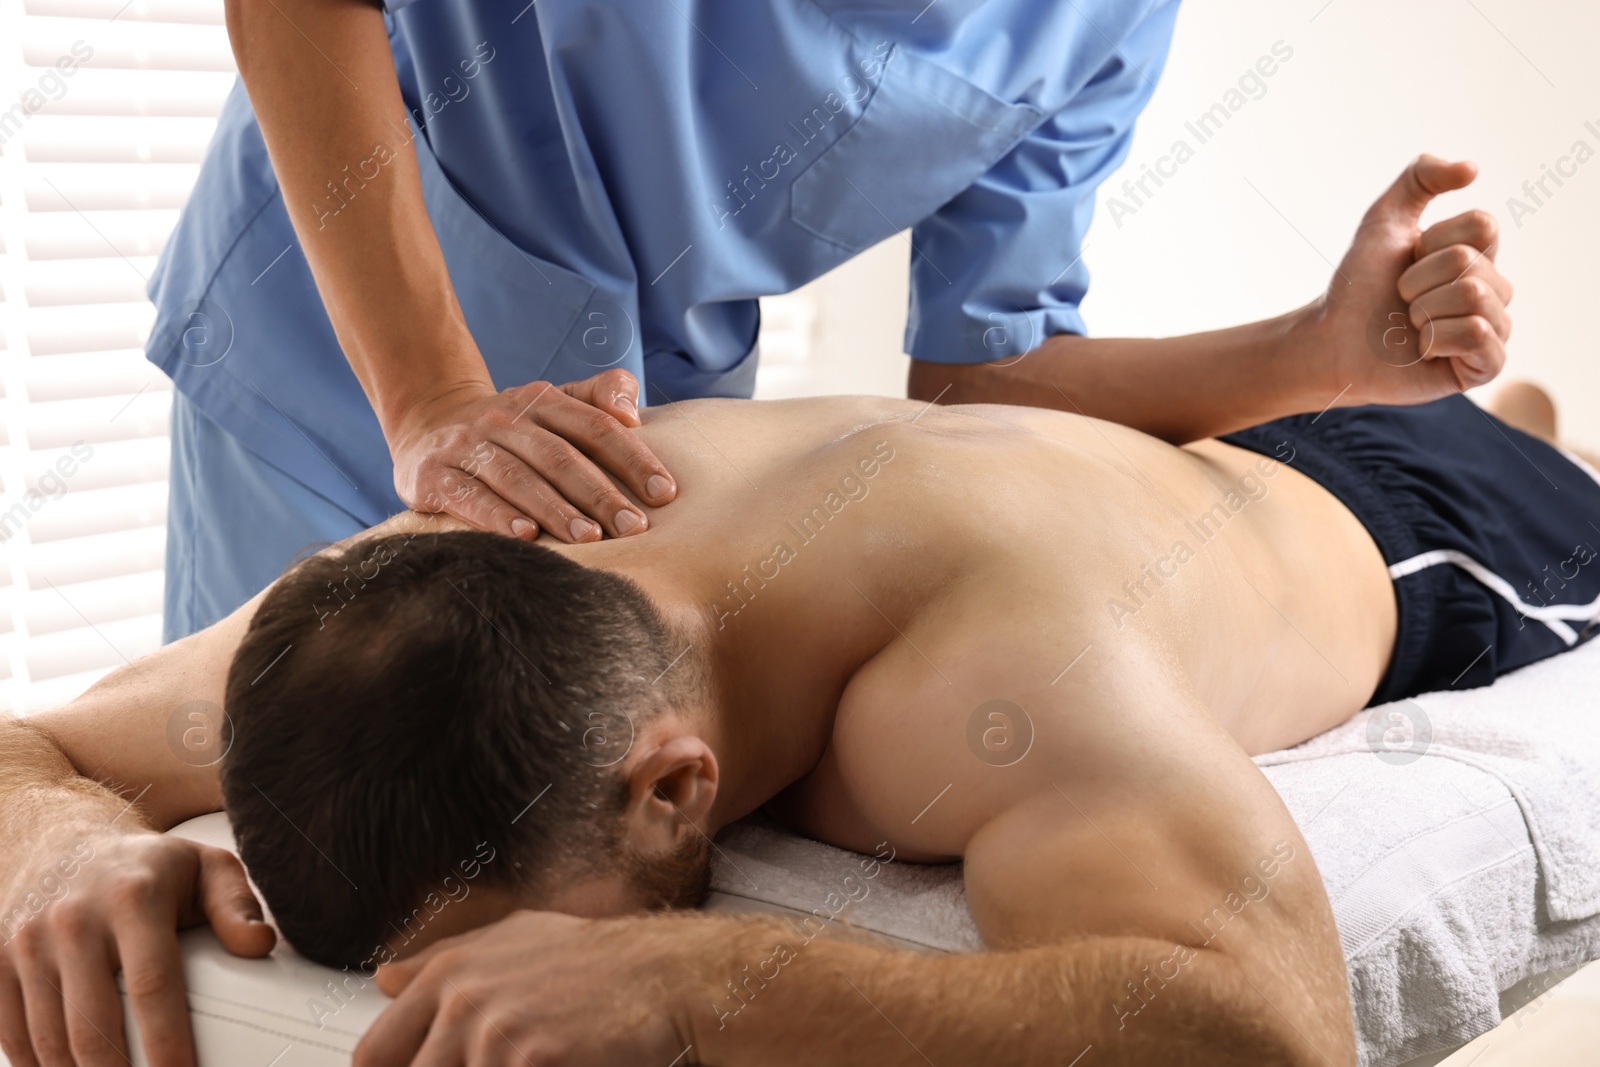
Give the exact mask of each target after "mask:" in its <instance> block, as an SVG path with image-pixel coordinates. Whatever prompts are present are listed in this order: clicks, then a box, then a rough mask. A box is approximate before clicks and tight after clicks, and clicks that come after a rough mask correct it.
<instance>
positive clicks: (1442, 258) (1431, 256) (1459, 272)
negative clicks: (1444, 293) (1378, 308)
mask: <svg viewBox="0 0 1600 1067" xmlns="http://www.w3.org/2000/svg"><path fill="white" fill-rule="evenodd" d="M1463 278H1481V279H1483V280H1484V281H1486V282H1488V283H1489V284H1490V285H1491V286H1492V287H1493V288H1494V291H1495V293H1496V294H1497V295H1498V296H1499V297H1500V303H1501V304H1509V303H1511V296H1512V293H1513V290H1512V287H1511V282H1510V281H1508V280H1507V279H1506V276H1505V275H1503V274H1501V273H1500V270H1499V268H1498V267H1496V266H1495V265H1494V261H1493V260H1492V259H1490V258H1489V257H1488V256H1486V255H1484V254H1483V253H1482V252H1481V251H1479V250H1478V249H1476V248H1473V247H1472V246H1471V245H1465V244H1455V245H1449V246H1447V247H1445V248H1441V249H1439V250H1438V251H1436V252H1429V253H1428V254H1427V255H1425V256H1423V257H1422V258H1421V259H1419V260H1417V261H1416V262H1415V263H1413V264H1411V266H1409V267H1407V268H1406V269H1405V273H1403V274H1401V275H1400V280H1399V282H1398V284H1397V286H1396V288H1397V289H1398V291H1399V293H1400V299H1402V300H1404V301H1406V302H1407V303H1410V302H1411V301H1413V300H1415V299H1416V298H1417V297H1419V296H1421V295H1422V294H1423V293H1426V292H1427V291H1428V290H1430V289H1437V288H1439V287H1440V286H1442V285H1449V284H1451V283H1452V282H1456V281H1459V280H1461V279H1463Z"/></svg>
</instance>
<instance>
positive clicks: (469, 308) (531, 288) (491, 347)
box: [414, 136, 595, 389]
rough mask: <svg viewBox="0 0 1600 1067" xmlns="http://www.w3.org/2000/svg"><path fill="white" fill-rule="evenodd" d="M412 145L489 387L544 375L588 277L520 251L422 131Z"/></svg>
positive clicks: (588, 289) (585, 295) (580, 304)
mask: <svg viewBox="0 0 1600 1067" xmlns="http://www.w3.org/2000/svg"><path fill="white" fill-rule="evenodd" d="M414 144H415V146H416V150H417V165H418V167H419V168H420V169H421V174H422V195H423V199H424V200H425V201H426V203H427V205H428V216H429V217H430V218H431V219H432V220H433V228H434V231H435V232H436V233H437V234H438V237H439V247H440V248H441V249H442V250H443V252H444V260H445V265H446V266H447V267H448V268H449V270H450V280H451V284H452V285H453V286H454V288H455V292H456V299H457V300H458V301H459V302H460V304H461V310H462V313H463V314H464V315H465V316H466V320H467V328H468V329H469V330H471V332H472V337H473V340H474V341H476V342H477V345H478V349H479V351H480V352H482V353H483V358H484V362H485V363H487V364H488V367H489V373H490V375H491V376H492V377H493V379H494V383H495V385H496V386H497V387H498V388H501V389H505V388H509V387H511V386H514V385H522V384H524V383H526V382H530V381H533V380H535V379H537V378H541V377H544V373H545V370H546V368H547V367H549V365H550V362H551V360H552V359H554V358H555V355H556V353H557V352H558V351H559V350H560V349H561V346H562V343H563V342H564V341H565V339H566V337H567V334H568V333H570V332H571V330H572V327H573V324H574V323H575V322H576V321H577V319H578V313H579V312H580V311H582V310H583V308H584V307H585V306H586V305H587V304H588V303H589V298H590V297H591V296H592V295H593V293H594V290H595V286H594V283H593V282H591V281H589V280H588V279H587V278H585V277H583V276H582V275H581V274H577V273H574V272H573V271H570V270H567V269H566V268H564V267H559V266H557V265H556V264H554V263H551V262H550V261H549V260H546V259H541V258H540V257H538V256H534V255H532V254H530V253H528V252H526V251H524V250H523V249H522V248H521V247H519V246H518V245H517V244H516V243H515V242H513V241H512V240H511V239H510V238H509V237H506V236H505V235H504V234H502V233H501V232H500V231H499V230H498V229H496V228H495V227H494V226H493V225H491V224H490V222H489V220H488V219H486V218H484V216H483V215H482V214H481V213H480V212H479V211H478V209H477V208H476V207H475V206H474V205H473V204H472V203H471V201H469V200H468V199H467V197H466V196H465V195H463V194H462V192H461V191H460V190H459V189H457V188H456V186H455V183H453V182H452V181H451V180H450V178H449V176H448V175H447V174H445V172H444V168H443V167H441V166H440V165H439V161H438V159H437V158H435V156H434V154H433V149H432V147H431V146H430V145H429V144H428V139H427V137H425V136H418V137H417V138H416V140H415V142H414Z"/></svg>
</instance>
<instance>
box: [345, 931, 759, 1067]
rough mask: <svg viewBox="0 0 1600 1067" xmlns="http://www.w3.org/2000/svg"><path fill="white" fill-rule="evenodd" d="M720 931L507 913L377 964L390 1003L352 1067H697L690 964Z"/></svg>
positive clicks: (707, 951) (713, 944)
mask: <svg viewBox="0 0 1600 1067" xmlns="http://www.w3.org/2000/svg"><path fill="white" fill-rule="evenodd" d="M722 929H723V926H722V923H720V922H719V921H718V920H714V919H706V918H705V917H703V916H681V917H674V918H663V917H661V916H644V917H633V918H622V919H599V920H595V919H578V918H574V917H572V916H570V915H561V914H557V913H555V912H543V911H517V912H513V913H512V914H511V915H509V916H507V917H506V918H504V919H501V920H500V921H499V922H496V923H493V924H491V925H489V926H486V927H483V928H481V929H478V930H473V931H471V932H469V933H466V934H462V935H460V936H457V937H452V938H447V939H445V940H443V941H440V942H438V943H437V944H434V945H430V946H428V948H427V949H425V950H424V951H422V952H420V953H418V954H417V955H415V956H412V957H410V958H408V959H405V960H401V961H399V962H397V963H392V964H387V965H385V966H383V967H380V968H379V969H378V988H379V989H381V990H383V991H384V992H385V993H387V994H389V995H390V996H392V997H394V998H396V999H395V1002H394V1003H393V1004H391V1005H390V1006H389V1007H388V1008H387V1009H386V1010H385V1011H384V1013H383V1014H382V1015H381V1016H379V1018H378V1020H377V1022H375V1023H373V1024H372V1027H371V1029H369V1030H368V1031H367V1033H366V1036H365V1037H363V1038H362V1039H361V1044H360V1045H359V1046H357V1048H356V1053H355V1058H354V1060H353V1061H352V1067H395V1065H397V1064H410V1065H411V1067H446V1065H450V1067H455V1065H463V1064H464V1065H466V1067H516V1065H523V1064H528V1063H536V1064H541V1065H542V1064H582V1065H583V1067H636V1065H638V1064H661V1065H663V1067H665V1065H667V1064H674V1063H698V1062H700V1061H699V1059H698V1058H697V1056H695V1055H688V1056H685V1052H686V1051H687V1050H688V1046H689V1045H690V1043H691V1042H692V1040H693V1037H692V1034H691V1032H690V1027H689V1024H688V1019H687V1016H688V1009H687V1008H686V1007H685V1005H686V1002H687V1001H688V1000H689V999H690V993H691V991H692V988H693V981H692V979H691V978H690V975H689V974H688V973H687V972H688V970H689V966H690V965H689V964H688V963H686V962H685V961H688V960H696V961H698V962H699V963H700V965H702V966H703V965H704V963H705V961H706V959H707V957H708V955H711V954H714V953H718V952H719V949H718V947H717V946H718V944H719V942H722V941H724V940H725V939H724V938H723V937H722V936H721V935H720V934H719V933H718V931H720V930H722ZM730 973H731V972H730ZM701 999H702V1000H705V1001H706V1002H708V1003H709V1001H710V999H711V998H710V996H709V994H708V995H707V996H705V997H702V998H701Z"/></svg>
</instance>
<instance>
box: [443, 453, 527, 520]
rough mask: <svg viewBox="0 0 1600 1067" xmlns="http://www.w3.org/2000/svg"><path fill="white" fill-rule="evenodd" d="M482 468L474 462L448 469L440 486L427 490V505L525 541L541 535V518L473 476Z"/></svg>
mask: <svg viewBox="0 0 1600 1067" xmlns="http://www.w3.org/2000/svg"><path fill="white" fill-rule="evenodd" d="M488 454H492V453H488ZM483 469H484V468H483V466H482V465H481V464H473V465H472V471H465V470H461V469H459V468H451V469H450V470H447V471H445V472H444V473H443V474H442V475H440V476H439V479H438V481H437V483H436V486H437V487H436V488H432V489H429V490H428V491H427V493H426V500H427V502H428V507H429V508H431V509H432V510H434V511H442V512H444V513H445V514H447V515H454V516H455V517H456V518H458V519H460V520H461V521H462V522H466V523H470V524H471V525H472V526H474V527H476V528H477V529H479V530H489V531H492V532H494V533H503V534H507V535H508V536H511V537H515V538H518V539H519V540H524V541H531V540H533V539H534V538H535V537H538V536H539V528H540V526H539V520H538V519H536V518H534V517H533V516H530V515H527V514H524V513H523V512H522V511H521V510H520V509H518V508H517V507H516V506H515V505H513V504H511V503H509V502H507V501H506V500H505V498H503V497H502V496H500V494H499V493H496V492H495V491H494V490H493V489H491V488H489V486H488V485H487V484H485V483H484V482H482V481H480V480H479V479H478V478H477V477H475V476H474V474H473V471H481V470H483ZM552 495H553V494H552Z"/></svg>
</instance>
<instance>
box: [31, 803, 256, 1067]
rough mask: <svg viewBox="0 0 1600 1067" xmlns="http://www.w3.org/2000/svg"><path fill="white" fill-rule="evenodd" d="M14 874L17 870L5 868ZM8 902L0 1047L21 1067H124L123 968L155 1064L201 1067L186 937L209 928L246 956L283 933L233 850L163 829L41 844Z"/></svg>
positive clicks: (62, 838) (70, 837)
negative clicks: (186, 970)
mask: <svg viewBox="0 0 1600 1067" xmlns="http://www.w3.org/2000/svg"><path fill="white" fill-rule="evenodd" d="M6 873H7V874H11V873H13V872H6ZM14 873H15V876H14V877H12V878H11V882H10V888H9V891H8V892H7V893H5V894H4V895H3V897H0V908H3V909H4V910H3V912H0V914H3V915H5V916H7V917H9V918H10V919H11V920H12V921H13V923H14V921H15V919H16V917H17V916H25V918H24V919H23V922H22V924H21V925H20V927H17V926H15V925H13V926H11V927H8V928H7V929H6V931H5V932H4V935H3V937H4V944H3V946H0V1050H3V1051H4V1053H5V1055H6V1058H7V1059H9V1060H10V1061H11V1064H12V1067H73V1065H77V1067H120V1065H125V1064H127V1063H129V1062H131V1061H130V1059H129V1054H130V1050H129V1048H128V1042H127V1039H126V1038H125V1037H124V1035H123V1030H122V999H121V996H120V995H119V993H118V991H117V980H116V975H117V971H118V970H121V971H122V974H123V979H124V982H125V984H126V986H127V990H128V999H129V1002H130V1004H131V1007H132V1009H133V1016H134V1018H135V1019H137V1020H138V1022H139V1031H140V1033H141V1035H142V1037H143V1043H144V1051H145V1055H146V1057H147V1060H148V1062H150V1063H151V1064H154V1065H156V1067H194V1063H195V1054H194V1043H193V1039H192V1037H191V1035H190V1031H189V1003H188V999H187V997H186V995H185V993H184V988H183V960H182V957H181V956H180V955H179V952H178V938H177V931H178V930H180V929H183V928H185V927H189V926H197V925H199V924H201V923H203V922H207V921H209V922H210V923H211V926H212V928H213V929H214V930H215V931H216V934H217V937H218V938H219V939H220V940H221V942H222V944H223V947H225V948H226V949H228V951H230V952H232V953H233V954H234V955H236V956H265V955H266V954H267V953H268V952H270V951H272V946H273V943H274V941H275V940H276V934H275V933H274V932H273V929H272V927H270V926H268V925H267V924H266V923H265V922H263V921H262V918H261V905H260V904H259V903H258V902H257V901H256V898H255V894H254V893H253V892H251V889H250V884H249V882H247V881H246V880H245V874H244V867H243V866H241V865H240V863H239V861H238V860H237V859H236V858H234V856H233V854H232V853H229V852H226V851H224V850H222V849H218V848H209V847H207V846H205V845H199V844H196V843H194V842H192V841H185V840H183V839H182V838H177V837H168V836H166V835H163V834H158V833H153V832H139V833H122V834H119V833H116V832H114V831H113V832H110V833H106V832H103V831H102V832H101V833H99V834H95V835H92V836H89V837H85V838H78V837H76V836H75V835H73V834H72V833H71V832H70V830H69V831H67V832H66V833H65V834H64V835H57V836H56V838H55V839H54V841H53V843H41V845H40V846H39V847H37V848H35V849H34V850H33V856H32V857H31V859H30V861H29V862H28V863H26V864H24V865H23V867H22V869H21V870H18V871H16V872H14Z"/></svg>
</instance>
